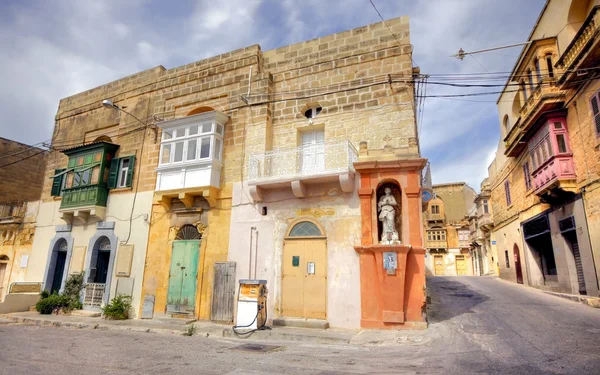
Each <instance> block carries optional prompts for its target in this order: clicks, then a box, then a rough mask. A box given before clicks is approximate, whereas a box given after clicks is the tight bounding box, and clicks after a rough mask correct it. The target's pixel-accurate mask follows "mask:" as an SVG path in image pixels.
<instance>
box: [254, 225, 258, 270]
mask: <svg viewBox="0 0 600 375" xmlns="http://www.w3.org/2000/svg"><path fill="white" fill-rule="evenodd" d="M254 230H255V231H256V237H255V238H254V241H256V242H255V244H254V278H255V279H256V266H257V264H258V230H257V229H256V227H254Z"/></svg>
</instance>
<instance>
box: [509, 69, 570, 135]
mask: <svg viewBox="0 0 600 375" xmlns="http://www.w3.org/2000/svg"><path fill="white" fill-rule="evenodd" d="M528 91H529V90H528ZM564 97H565V94H564V92H562V90H560V89H559V88H558V87H556V82H555V81H554V80H547V79H546V80H544V82H541V83H539V84H538V85H537V86H536V87H535V89H534V90H533V92H529V97H528V98H527V100H526V101H525V104H524V105H523V106H522V107H521V110H520V111H519V112H520V115H521V119H523V121H522V122H523V125H525V127H528V126H529V125H530V122H531V120H534V118H530V116H532V115H534V114H535V113H540V112H542V111H541V109H542V108H543V111H546V110H548V109H552V108H548V107H554V106H556V103H559V102H561V101H562V100H564Z"/></svg>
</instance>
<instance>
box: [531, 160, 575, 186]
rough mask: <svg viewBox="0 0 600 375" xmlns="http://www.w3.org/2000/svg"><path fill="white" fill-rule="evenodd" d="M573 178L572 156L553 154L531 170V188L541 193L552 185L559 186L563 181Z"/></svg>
mask: <svg viewBox="0 0 600 375" xmlns="http://www.w3.org/2000/svg"><path fill="white" fill-rule="evenodd" d="M573 180H575V165H574V164H573V156H572V155H565V156H553V157H551V158H550V159H549V160H547V161H546V162H545V163H544V164H542V165H541V166H540V167H539V168H538V169H537V170H535V171H534V172H533V189H534V192H535V194H537V195H541V194H543V193H545V192H546V191H548V190H549V189H551V188H553V187H561V185H564V182H567V181H569V182H570V181H573Z"/></svg>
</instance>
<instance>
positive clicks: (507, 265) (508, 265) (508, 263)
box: [504, 250, 510, 268]
mask: <svg viewBox="0 0 600 375" xmlns="http://www.w3.org/2000/svg"><path fill="white" fill-rule="evenodd" d="M504 259H505V260H506V268H510V258H509V257H508V250H505V251H504Z"/></svg>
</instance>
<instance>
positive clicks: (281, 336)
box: [0, 312, 433, 346]
mask: <svg viewBox="0 0 600 375" xmlns="http://www.w3.org/2000/svg"><path fill="white" fill-rule="evenodd" d="M0 320H4V321H10V322H12V323H19V324H27V325H37V326H53V327H64V328H71V329H88V330H103V331H131V332H147V333H158V334H169V335H189V334H190V333H191V334H192V335H193V336H199V337H210V338H221V339H223V338H226V339H231V340H245V339H251V340H253V341H254V340H260V341H296V342H299V341H301V342H312V343H337V344H351V345H370V346H387V345H407V344H408V345H425V344H427V343H430V342H431V340H432V337H433V334H432V333H431V332H428V331H427V330H402V331H397V330H342V329H332V328H329V329H314V328H296V327H271V329H266V330H260V331H255V332H253V333H251V334H248V335H243V334H242V335H237V334H236V333H235V332H233V330H232V326H231V325H225V324H217V323H213V322H207V321H197V322H193V323H190V324H182V322H181V321H177V320H173V321H172V322H166V321H165V320H146V319H144V320H142V319H129V320H106V319H102V318H99V317H83V316H69V315H54V314H52V315H41V314H39V313H37V312H20V313H11V314H3V315H0ZM191 327H194V328H191Z"/></svg>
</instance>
